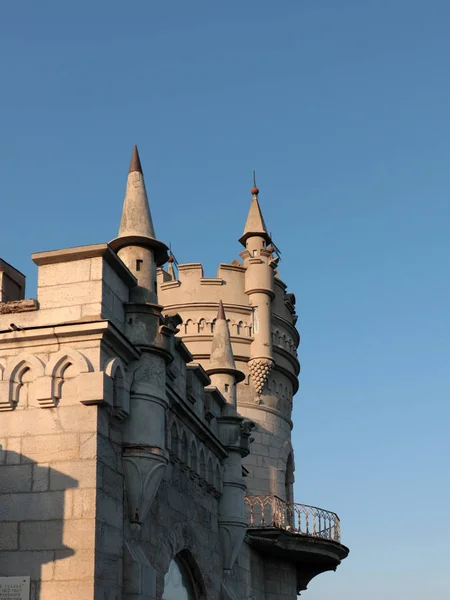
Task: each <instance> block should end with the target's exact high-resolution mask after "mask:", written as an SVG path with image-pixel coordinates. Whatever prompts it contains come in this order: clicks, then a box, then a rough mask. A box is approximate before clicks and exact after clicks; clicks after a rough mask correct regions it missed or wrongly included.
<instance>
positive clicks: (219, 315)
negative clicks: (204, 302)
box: [217, 300, 227, 321]
mask: <svg viewBox="0 0 450 600" xmlns="http://www.w3.org/2000/svg"><path fill="white" fill-rule="evenodd" d="M217 318H218V319H221V320H222V321H226V320H227V318H226V316H225V309H224V308H223V302H222V300H219V310H218V311H217Z"/></svg>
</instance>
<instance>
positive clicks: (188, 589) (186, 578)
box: [161, 551, 203, 600]
mask: <svg viewBox="0 0 450 600" xmlns="http://www.w3.org/2000/svg"><path fill="white" fill-rule="evenodd" d="M192 562H193V561H192V558H191V556H190V553H188V552H186V551H183V552H180V554H178V555H177V556H176V557H175V558H174V559H173V560H171V561H170V565H169V570H168V571H167V573H166V574H165V576H164V592H163V595H162V599H161V600H202V597H203V595H202V593H201V592H202V590H201V586H200V583H199V577H198V574H197V573H196V572H195V571H196V569H194V568H193V565H192Z"/></svg>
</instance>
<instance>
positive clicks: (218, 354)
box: [206, 300, 245, 382]
mask: <svg viewBox="0 0 450 600" xmlns="http://www.w3.org/2000/svg"><path fill="white" fill-rule="evenodd" d="M206 372H207V373H208V374H209V375H212V374H213V373H230V374H231V375H234V376H235V379H236V382H238V381H243V380H244V379H245V375H244V373H242V371H239V369H236V363H235V362H234V356H233V348H232V346H231V339H230V330H229V328H228V323H227V319H226V316H225V309H224V307H223V302H222V300H220V302H219V310H218V312H217V319H216V322H215V325H214V337H213V341H212V347H211V358H210V366H209V369H207V371H206Z"/></svg>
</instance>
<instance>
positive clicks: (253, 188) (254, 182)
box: [250, 169, 259, 196]
mask: <svg viewBox="0 0 450 600" xmlns="http://www.w3.org/2000/svg"><path fill="white" fill-rule="evenodd" d="M250 193H251V195H252V196H257V195H258V194H259V189H258V188H257V187H256V171H255V170H254V169H253V187H252V189H251V190H250Z"/></svg>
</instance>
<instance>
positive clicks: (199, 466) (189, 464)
mask: <svg viewBox="0 0 450 600" xmlns="http://www.w3.org/2000/svg"><path fill="white" fill-rule="evenodd" d="M168 436H169V444H168V447H169V448H170V453H171V458H172V461H174V462H180V463H181V464H182V465H183V466H184V467H186V468H187V469H189V470H190V471H191V472H192V473H193V474H196V475H197V476H198V477H199V478H200V480H202V481H203V482H204V483H206V484H207V485H209V486H210V487H211V488H213V489H215V490H216V491H217V492H218V493H221V490H222V476H221V468H220V465H219V461H218V459H217V458H216V457H215V456H213V455H212V453H211V452H210V451H209V450H208V449H205V448H204V447H203V445H202V444H201V443H199V442H198V441H197V439H196V438H195V437H194V436H193V435H192V434H188V433H186V431H185V430H184V429H183V428H182V427H179V426H178V424H177V422H176V421H175V420H173V421H172V422H171V424H170V427H169V430H168Z"/></svg>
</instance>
